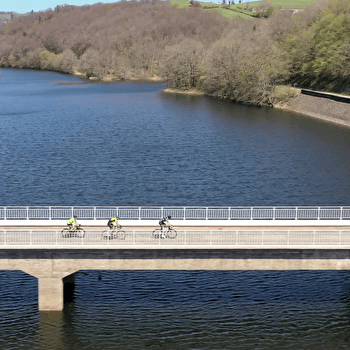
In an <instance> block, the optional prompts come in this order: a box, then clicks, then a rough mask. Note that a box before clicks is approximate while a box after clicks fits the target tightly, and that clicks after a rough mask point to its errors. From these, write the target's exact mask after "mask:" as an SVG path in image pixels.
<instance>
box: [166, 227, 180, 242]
mask: <svg viewBox="0 0 350 350" xmlns="http://www.w3.org/2000/svg"><path fill="white" fill-rule="evenodd" d="M165 236H166V238H171V239H174V238H176V236H177V232H176V231H175V230H174V229H173V228H169V230H168V231H167V233H166V234H165Z"/></svg>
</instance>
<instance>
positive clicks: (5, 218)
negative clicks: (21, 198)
mask: <svg viewBox="0 0 350 350" xmlns="http://www.w3.org/2000/svg"><path fill="white" fill-rule="evenodd" d="M4 220H7V217H6V207H4Z"/></svg>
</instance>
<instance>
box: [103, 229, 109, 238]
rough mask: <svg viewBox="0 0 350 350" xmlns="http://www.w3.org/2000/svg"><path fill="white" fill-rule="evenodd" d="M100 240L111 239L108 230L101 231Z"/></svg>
mask: <svg viewBox="0 0 350 350" xmlns="http://www.w3.org/2000/svg"><path fill="white" fill-rule="evenodd" d="M101 239H111V235H110V231H109V230H104V231H102V233H101Z"/></svg>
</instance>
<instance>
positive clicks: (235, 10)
mask: <svg viewBox="0 0 350 350" xmlns="http://www.w3.org/2000/svg"><path fill="white" fill-rule="evenodd" d="M269 1H270V3H271V4H272V5H273V6H275V7H277V8H279V7H280V8H305V7H308V6H310V5H314V4H315V3H316V2H317V0H269ZM170 2H171V4H172V5H174V6H177V7H179V8H184V7H189V6H190V1H189V0H170ZM199 2H200V1H199ZM226 2H228V0H226ZM235 2H238V0H235ZM200 3H201V5H202V7H204V8H205V9H206V11H216V12H219V13H220V14H221V15H223V16H225V17H228V18H232V17H241V18H252V17H253V13H252V12H250V11H246V8H250V7H257V6H259V5H260V3H261V1H250V2H244V3H242V4H235V5H230V6H222V5H220V4H219V3H218V1H216V3H211V2H200Z"/></svg>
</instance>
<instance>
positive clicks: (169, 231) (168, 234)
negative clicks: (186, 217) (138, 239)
mask: <svg viewBox="0 0 350 350" xmlns="http://www.w3.org/2000/svg"><path fill="white" fill-rule="evenodd" d="M176 236H177V232H176V230H174V229H173V228H172V227H167V228H166V229H162V228H156V229H155V230H154V231H153V232H152V236H151V237H152V238H156V239H157V238H170V239H174V238H176Z"/></svg>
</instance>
